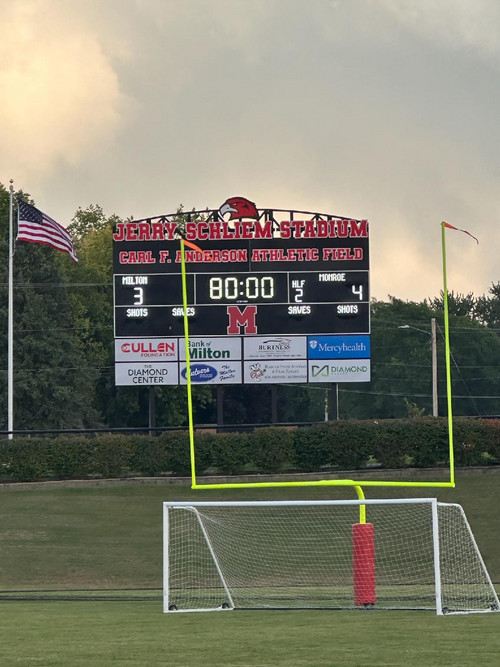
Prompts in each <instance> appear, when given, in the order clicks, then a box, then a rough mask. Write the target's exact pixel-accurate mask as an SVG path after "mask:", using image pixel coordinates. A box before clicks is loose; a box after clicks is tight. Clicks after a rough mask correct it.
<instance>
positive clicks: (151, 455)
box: [130, 435, 169, 477]
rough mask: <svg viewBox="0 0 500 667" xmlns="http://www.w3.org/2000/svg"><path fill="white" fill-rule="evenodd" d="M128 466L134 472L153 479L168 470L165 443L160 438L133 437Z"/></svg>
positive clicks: (163, 439)
mask: <svg viewBox="0 0 500 667" xmlns="http://www.w3.org/2000/svg"><path fill="white" fill-rule="evenodd" d="M130 465H131V468H132V470H133V471H134V472H137V473H139V474H140V475H146V476H148V477H154V475H159V474H161V473H164V472H167V471H168V469H169V459H168V449H167V442H166V440H165V438H163V437H162V436H143V435H138V436H135V437H134V439H133V443H132V454H131V459H130Z"/></svg>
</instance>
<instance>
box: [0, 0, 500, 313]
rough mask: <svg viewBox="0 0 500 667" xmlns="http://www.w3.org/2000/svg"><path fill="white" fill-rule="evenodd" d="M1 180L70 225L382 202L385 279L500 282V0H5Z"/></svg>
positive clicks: (435, 284)
mask: <svg viewBox="0 0 500 667" xmlns="http://www.w3.org/2000/svg"><path fill="white" fill-rule="evenodd" d="M0 9H1V15H2V21H1V23H0V99H1V100H2V104H1V105H0V139H1V147H2V149H1V151H0V182H2V183H3V184H4V185H6V186H7V185H8V183H9V180H10V179H13V180H14V186H15V188H16V189H22V190H24V191H25V192H29V193H30V194H31V196H32V197H33V198H34V200H35V202H36V205H37V206H38V207H39V208H40V209H42V210H43V211H44V212H46V213H48V214H49V215H51V216H52V217H53V218H55V219H56V220H58V221H59V222H61V224H64V225H67V224H68V223H69V222H70V221H71V219H72V217H73V216H74V214H75V212H76V210H77V209H78V208H79V207H81V208H83V209H85V208H86V207H87V206H89V205H90V204H99V205H100V206H102V207H103V209H104V212H105V213H106V215H111V214H117V215H119V216H122V217H129V216H132V217H134V218H144V217H147V216H154V215H161V214H166V213H172V212H173V211H175V210H177V208H178V206H179V205H180V204H183V205H184V206H185V208H188V209H192V208H194V209H204V208H207V207H208V208H218V207H219V206H220V205H221V204H222V203H223V202H224V201H225V200H226V199H227V198H229V197H231V196H243V197H247V198H248V199H250V200H252V201H254V202H255V203H256V205H257V206H258V207H259V208H264V207H265V208H282V209H297V210H307V211H318V212H324V213H330V214H333V215H340V216H348V217H352V218H357V219H368V220H369V222H370V237H371V292H372V296H373V297H375V298H377V299H378V300H387V299H388V296H389V295H391V296H395V297H397V298H400V299H404V300H412V301H420V300H422V299H425V298H427V297H430V298H433V297H435V296H438V295H439V293H440V290H441V289H442V287H443V278H442V259H441V257H442V256H441V225H440V223H441V221H442V220H446V221H448V222H449V223H451V224H453V225H454V226H456V227H458V228H461V229H466V230H468V231H469V232H470V233H471V234H473V235H474V236H476V237H477V238H478V239H479V241H480V243H479V245H477V244H476V243H475V242H474V241H473V240H472V239H471V238H470V237H468V236H466V235H465V234H460V233H457V232H453V231H449V232H447V235H446V250H447V276H448V288H449V290H450V291H454V292H455V293H457V292H458V293H462V294H467V293H469V292H473V293H474V294H475V295H476V296H480V295H482V294H487V293H488V290H489V288H490V287H491V285H492V284H493V283H494V284H496V283H497V282H499V280H500V269H499V260H498V250H499V247H500V225H499V217H500V199H499V185H500V156H499V144H500V141H499V140H500V123H499V117H500V113H499V112H500V86H499V85H498V78H499V74H500V39H499V37H498V35H499V34H500V3H499V2H498V0H307V2H304V0H252V1H251V2H249V1H248V0H83V1H82V0H15V1H13V0H0Z"/></svg>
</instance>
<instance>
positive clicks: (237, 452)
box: [196, 433, 250, 475]
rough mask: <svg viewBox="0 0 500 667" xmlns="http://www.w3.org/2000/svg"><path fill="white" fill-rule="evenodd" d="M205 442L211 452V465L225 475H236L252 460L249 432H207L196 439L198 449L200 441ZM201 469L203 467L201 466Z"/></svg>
mask: <svg viewBox="0 0 500 667" xmlns="http://www.w3.org/2000/svg"><path fill="white" fill-rule="evenodd" d="M203 441H204V442H205V447H206V450H207V452H209V453H210V461H211V463H210V464H209V465H207V466H206V467H205V470H206V469H207V468H208V467H209V466H210V467H214V468H216V469H217V470H219V471H220V472H221V473H223V474H225V475H234V474H236V473H239V472H242V470H243V469H244V467H245V465H246V464H247V463H248V462H249V460H250V453H249V444H248V442H249V438H248V434H247V433H218V434H217V435H212V434H205V435H203V436H202V437H200V439H198V438H197V440H196V449H197V451H198V445H199V442H203ZM200 470H201V468H200Z"/></svg>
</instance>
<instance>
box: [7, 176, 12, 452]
mask: <svg viewBox="0 0 500 667" xmlns="http://www.w3.org/2000/svg"><path fill="white" fill-rule="evenodd" d="M13 183H14V181H13V180H12V179H10V187H9V305H8V323H7V430H8V435H7V437H8V439H9V440H11V439H12V438H13V430H14V185H13Z"/></svg>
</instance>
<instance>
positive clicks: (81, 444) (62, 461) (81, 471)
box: [46, 435, 94, 479]
mask: <svg viewBox="0 0 500 667" xmlns="http://www.w3.org/2000/svg"><path fill="white" fill-rule="evenodd" d="M46 442H47V443H48V444H49V466H50V474H51V476H52V477H55V479H78V478H80V479H81V478H85V477H87V475H88V474H89V473H90V471H91V469H92V457H93V451H94V439H90V438H87V437H85V436H80V435H69V436H65V435H60V436H58V437H57V438H54V439H53V440H48V441H46Z"/></svg>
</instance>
